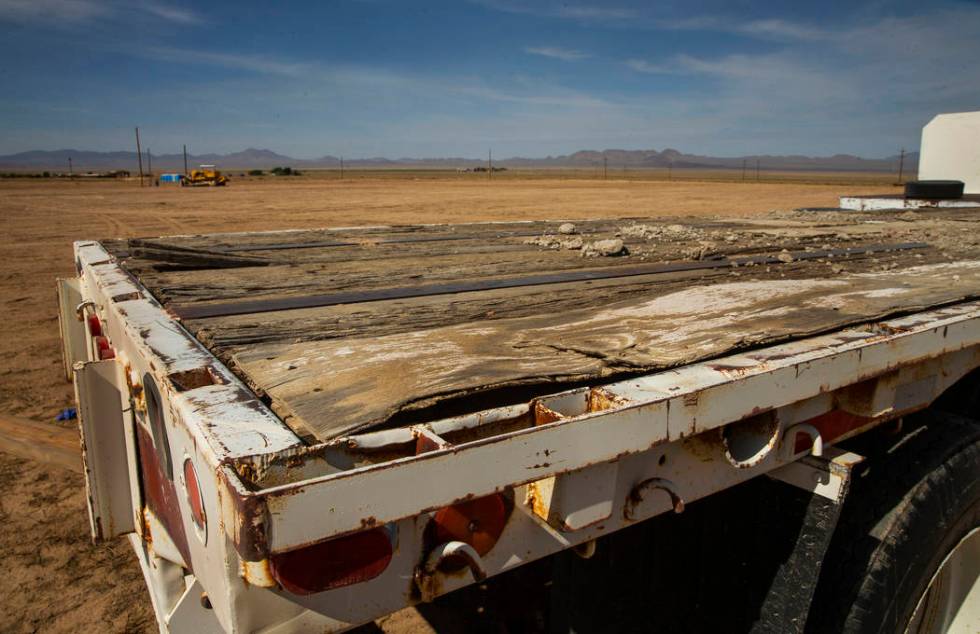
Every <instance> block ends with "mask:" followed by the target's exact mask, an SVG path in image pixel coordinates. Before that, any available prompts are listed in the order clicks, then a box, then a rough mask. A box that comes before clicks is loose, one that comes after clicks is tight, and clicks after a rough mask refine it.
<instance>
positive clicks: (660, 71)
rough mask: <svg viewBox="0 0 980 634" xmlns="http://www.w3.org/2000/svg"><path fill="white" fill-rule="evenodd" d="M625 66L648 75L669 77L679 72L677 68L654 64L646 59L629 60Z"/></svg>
mask: <svg viewBox="0 0 980 634" xmlns="http://www.w3.org/2000/svg"><path fill="white" fill-rule="evenodd" d="M625 64H626V65H627V66H629V67H630V68H632V69H633V70H635V71H636V72H638V73H647V74H650V75H667V74H673V73H676V72H678V69H677V68H676V67H671V66H668V65H666V64H654V63H652V62H648V61H646V60H645V59H628V60H626V62H625Z"/></svg>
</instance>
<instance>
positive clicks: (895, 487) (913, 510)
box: [806, 409, 980, 634]
mask: <svg viewBox="0 0 980 634" xmlns="http://www.w3.org/2000/svg"><path fill="white" fill-rule="evenodd" d="M854 445H856V446H855V447H854V449H855V450H856V451H859V452H860V451H863V452H864V454H865V455H866V456H867V457H868V460H867V462H866V464H867V469H866V470H864V471H863V472H862V473H861V474H860V475H858V476H857V477H856V478H855V480H854V481H853V483H852V487H851V492H850V493H849V494H848V498H847V502H846V503H845V507H844V509H843V510H842V513H841V517H840V520H839V522H838V526H837V531H836V532H835V534H834V538H833V541H832V542H831V546H830V549H829V552H828V554H827V557H826V558H825V560H824V563H823V567H822V569H821V574H820V581H819V584H818V586H817V590H816V594H815V596H814V600H813V603H812V605H811V608H810V614H809V617H808V619H807V628H806V629H807V631H808V632H846V633H851V634H858V633H860V634H864V633H870V632H874V633H885V632H887V633H891V632H912V633H915V632H976V631H980V621H978V619H980V594H978V593H980V583H978V578H980V529H978V527H980V421H977V420H973V419H972V418H965V417H963V416H960V415H957V414H952V413H949V412H944V411H940V410H938V409H932V410H929V411H926V412H924V413H922V414H919V415H916V416H912V417H909V418H907V419H906V420H905V425H904V431H903V432H901V433H898V434H893V435H892V436H890V437H889V436H887V435H886V432H872V433H871V434H868V435H866V436H864V437H861V438H858V439H856V440H855V441H854ZM971 589H972V593H971ZM968 595H970V596H969V598H968Z"/></svg>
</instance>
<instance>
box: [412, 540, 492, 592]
mask: <svg viewBox="0 0 980 634" xmlns="http://www.w3.org/2000/svg"><path fill="white" fill-rule="evenodd" d="M448 558H453V559H457V560H459V561H462V562H463V563H464V564H466V567H467V568H469V569H470V573H471V574H472V575H473V580H474V581H478V582H479V581H483V580H484V579H486V578H487V571H486V570H484V568H483V560H482V559H481V558H480V554H479V553H478V552H476V549H475V548H473V547H472V546H470V545H469V544H467V543H466V542H456V541H454V542H446V543H445V544H440V545H439V546H437V547H436V548H435V549H434V550H433V551H432V552H431V553H429V556H428V557H427V558H426V560H425V563H424V564H423V565H421V566H419V567H418V568H416V569H415V585H416V586H418V589H419V592H420V594H421V595H422V600H423V601H431V600H432V599H434V598H435V596H436V594H438V592H437V588H438V584H436V583H433V581H432V579H433V577H434V576H435V575H436V574H437V573H438V571H439V566H440V565H441V564H442V562H443V561H445V560H446V559H448Z"/></svg>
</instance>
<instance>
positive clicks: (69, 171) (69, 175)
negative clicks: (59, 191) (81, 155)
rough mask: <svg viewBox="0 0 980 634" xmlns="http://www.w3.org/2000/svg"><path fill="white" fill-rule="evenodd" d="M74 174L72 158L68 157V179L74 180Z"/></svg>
mask: <svg viewBox="0 0 980 634" xmlns="http://www.w3.org/2000/svg"><path fill="white" fill-rule="evenodd" d="M74 177H75V176H74V174H72V171H71V157H70V156H69V157H68V178H74Z"/></svg>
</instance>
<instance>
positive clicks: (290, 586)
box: [269, 528, 392, 594]
mask: <svg viewBox="0 0 980 634" xmlns="http://www.w3.org/2000/svg"><path fill="white" fill-rule="evenodd" d="M391 554H392V548H391V538H390V537H388V531H386V530H385V529H384V528H373V529H371V530H368V531H363V532H360V533H354V534H353V535H347V536H345V537H338V538H336V539H330V540H327V541H325V542H320V543H318V544H313V545H312V546H307V547H305V548H298V549H296V550H291V551H289V552H286V553H278V554H275V555H272V557H270V558H269V563H270V568H271V569H272V576H273V578H275V580H276V581H277V582H279V585H281V586H282V587H283V588H285V589H286V590H288V591H290V592H292V593H293V594H314V593H316V592H323V591H325V590H332V589H334V588H343V587H344V586H349V585H352V584H355V583H361V582H362V581H368V580H369V579H374V578H375V577H377V576H378V575H380V574H381V573H382V572H384V570H385V568H387V567H388V563H389V562H391Z"/></svg>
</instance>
